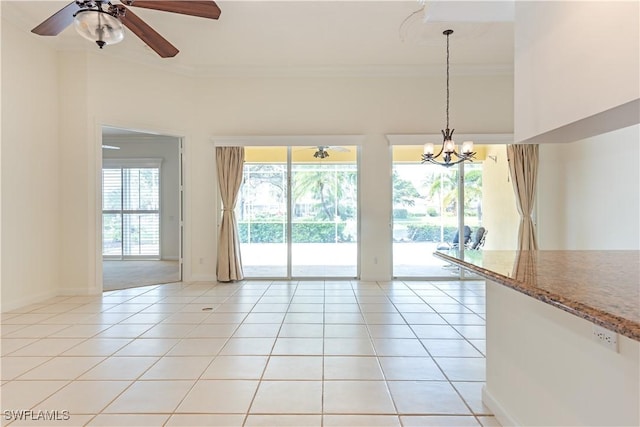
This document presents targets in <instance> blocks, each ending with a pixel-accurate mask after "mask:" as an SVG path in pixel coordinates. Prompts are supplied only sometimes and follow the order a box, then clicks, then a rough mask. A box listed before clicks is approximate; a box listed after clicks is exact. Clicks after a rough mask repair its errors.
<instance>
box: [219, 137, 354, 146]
mask: <svg viewBox="0 0 640 427" xmlns="http://www.w3.org/2000/svg"><path fill="white" fill-rule="evenodd" d="M363 140H364V135H262V136H212V137H211V141H212V142H213V144H214V145H215V146H216V147H244V146H262V147H274V146H310V147H313V146H317V145H362V141H363Z"/></svg>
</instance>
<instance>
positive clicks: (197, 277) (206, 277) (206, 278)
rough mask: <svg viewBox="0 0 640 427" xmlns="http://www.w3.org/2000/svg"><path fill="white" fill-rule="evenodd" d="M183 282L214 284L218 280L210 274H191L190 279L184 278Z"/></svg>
mask: <svg viewBox="0 0 640 427" xmlns="http://www.w3.org/2000/svg"><path fill="white" fill-rule="evenodd" d="M182 280H184V281H185V282H216V281H217V280H218V278H217V277H216V276H215V275H210V274H192V275H191V276H190V277H184V278H183V279H182Z"/></svg>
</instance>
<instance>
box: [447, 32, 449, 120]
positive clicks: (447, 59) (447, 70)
mask: <svg viewBox="0 0 640 427" xmlns="http://www.w3.org/2000/svg"><path fill="white" fill-rule="evenodd" d="M447 129H449V34H447Z"/></svg>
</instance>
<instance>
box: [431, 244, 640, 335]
mask: <svg viewBox="0 0 640 427" xmlns="http://www.w3.org/2000/svg"><path fill="white" fill-rule="evenodd" d="M435 255H436V256H437V257H438V258H442V259H444V260H446V261H448V262H451V263H452V264H456V265H459V266H461V267H463V268H465V269H468V270H471V271H473V272H475V273H477V274H479V275H480V276H482V277H484V278H486V279H490V280H493V281H494V282H497V283H499V284H502V285H505V286H508V287H510V288H512V289H514V290H516V291H518V292H522V293H523V294H526V295H529V296H531V297H533V298H536V299H538V300H540V301H543V302H545V303H547V304H550V305H553V306H555V307H557V308H559V309H561V310H564V311H566V312H569V313H571V314H574V315H576V316H579V317H581V318H583V319H585V320H588V321H590V322H593V323H596V324H598V325H600V326H602V327H604V328H606V329H609V330H612V331H614V332H617V333H619V334H621V335H624V336H627V337H629V338H631V339H634V340H636V341H640V251H465V252H464V256H463V258H462V259H461V258H460V257H459V253H458V251H448V252H436V253H435Z"/></svg>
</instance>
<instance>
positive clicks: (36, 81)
mask: <svg viewBox="0 0 640 427" xmlns="http://www.w3.org/2000/svg"><path fill="white" fill-rule="evenodd" d="M6 40H11V43H5V41H6ZM57 77H58V73H57V55H56V54H55V53H54V52H53V51H51V50H49V49H48V48H47V47H46V46H45V45H43V44H42V43H41V42H38V41H36V40H34V38H33V37H30V35H27V34H24V33H23V32H21V31H19V30H17V29H16V28H14V26H13V24H11V23H10V22H7V21H6V20H4V19H3V20H2V190H1V191H2V193H1V194H2V279H1V281H2V309H3V310H7V309H11V308H15V307H19V306H22V305H25V304H28V303H30V302H34V301H38V300H42V299H44V298H46V297H49V296H53V295H56V294H57V292H58V289H59V286H60V265H59V261H60V257H59V253H60V239H61V237H62V236H61V233H60V222H61V211H60V205H61V201H60V198H59V197H60V178H59V173H60V164H59V157H60V153H59V150H60V145H59V140H58V115H57V111H58V84H57Z"/></svg>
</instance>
